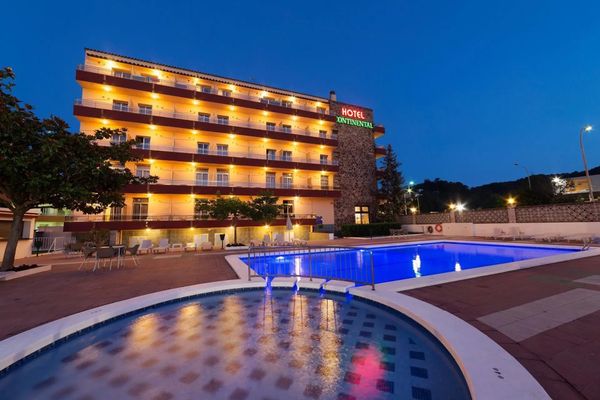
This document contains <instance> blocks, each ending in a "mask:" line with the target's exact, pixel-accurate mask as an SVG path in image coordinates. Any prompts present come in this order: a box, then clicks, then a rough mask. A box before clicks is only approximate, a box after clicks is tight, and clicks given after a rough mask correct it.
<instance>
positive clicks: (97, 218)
mask: <svg viewBox="0 0 600 400" xmlns="http://www.w3.org/2000/svg"><path fill="white" fill-rule="evenodd" d="M286 218H287V215H284V214H280V215H278V216H277V218H276V219H280V220H284V219H286ZM290 218H291V219H292V220H299V219H315V218H316V215H315V214H290ZM238 220H239V221H250V219H249V218H243V217H239V218H238ZM65 221H66V222H111V221H150V222H152V221H155V222H170V221H219V220H217V219H216V218H210V216H209V215H208V214H180V215H135V214H127V215H106V214H95V215H71V216H67V217H65ZM228 221H229V220H228Z"/></svg>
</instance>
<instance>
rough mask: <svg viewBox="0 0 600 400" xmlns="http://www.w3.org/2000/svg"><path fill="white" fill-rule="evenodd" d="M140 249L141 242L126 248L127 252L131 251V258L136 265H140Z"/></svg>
mask: <svg viewBox="0 0 600 400" xmlns="http://www.w3.org/2000/svg"><path fill="white" fill-rule="evenodd" d="M139 249H140V245H139V243H138V244H136V245H135V246H133V247H129V248H127V249H126V253H129V255H130V256H131V259H132V260H133V264H135V265H136V266H137V265H138V260H137V253H138V250H139Z"/></svg>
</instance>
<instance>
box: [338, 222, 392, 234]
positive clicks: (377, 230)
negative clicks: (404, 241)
mask: <svg viewBox="0 0 600 400" xmlns="http://www.w3.org/2000/svg"><path fill="white" fill-rule="evenodd" d="M401 225H402V224H401V223H399V222H378V223H374V224H348V225H342V232H341V233H342V236H343V237H346V236H356V237H370V236H388V235H389V234H390V229H400V227H401Z"/></svg>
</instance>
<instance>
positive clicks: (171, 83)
mask: <svg viewBox="0 0 600 400" xmlns="http://www.w3.org/2000/svg"><path fill="white" fill-rule="evenodd" d="M77 69H79V70H81V71H88V72H94V73H99V74H102V75H110V76H116V75H115V74H114V73H113V71H112V70H110V69H107V68H101V67H96V66H93V65H78V66H77ZM118 77H119V78H122V79H128V80H132V81H141V82H148V83H157V84H160V85H164V86H170V87H175V88H179V89H187V90H192V91H197V92H200V93H209V94H214V95H219V91H218V90H215V88H213V87H210V89H208V88H205V89H202V85H199V86H200V87H198V86H196V85H190V84H188V83H185V82H180V81H176V80H172V79H164V78H158V77H155V78H150V77H145V76H141V75H135V74H131V75H130V76H126V75H120V76H118ZM199 89H200V90H199ZM229 92H230V95H229V96H225V95H221V96H223V97H233V98H236V99H243V100H250V101H254V102H257V103H265V102H267V104H272V105H277V106H281V107H286V108H291V109H294V110H303V111H311V112H314V113H317V114H322V115H332V114H331V110H327V107H325V108H326V112H325V113H321V112H319V111H318V110H317V106H316V105H315V106H308V105H301V104H299V103H297V102H294V103H292V104H291V105H290V106H287V105H285V104H284V103H283V102H282V101H277V100H275V101H272V100H271V101H269V100H268V99H266V98H264V97H260V96H252V95H250V94H243V93H241V92H239V91H229ZM322 104H323V105H325V104H326V103H322Z"/></svg>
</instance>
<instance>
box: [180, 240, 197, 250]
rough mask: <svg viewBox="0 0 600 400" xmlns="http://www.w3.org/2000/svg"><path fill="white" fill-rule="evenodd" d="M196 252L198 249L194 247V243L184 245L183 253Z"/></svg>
mask: <svg viewBox="0 0 600 400" xmlns="http://www.w3.org/2000/svg"><path fill="white" fill-rule="evenodd" d="M196 250H198V248H197V247H196V243H194V242H187V243H186V244H185V247H184V248H183V251H184V252H188V251H196Z"/></svg>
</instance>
